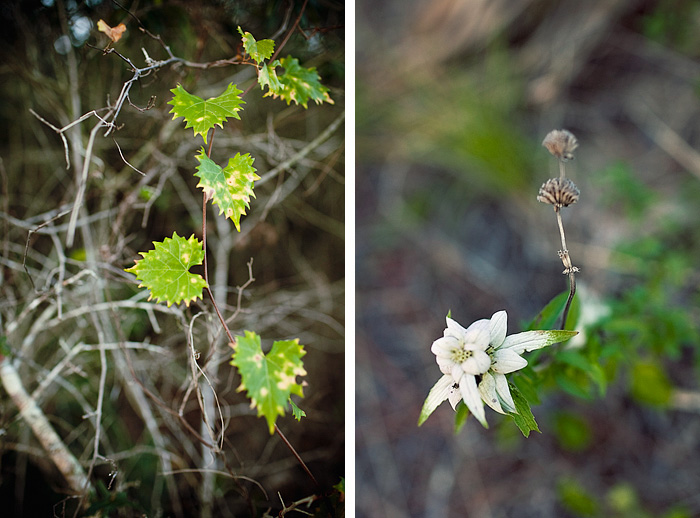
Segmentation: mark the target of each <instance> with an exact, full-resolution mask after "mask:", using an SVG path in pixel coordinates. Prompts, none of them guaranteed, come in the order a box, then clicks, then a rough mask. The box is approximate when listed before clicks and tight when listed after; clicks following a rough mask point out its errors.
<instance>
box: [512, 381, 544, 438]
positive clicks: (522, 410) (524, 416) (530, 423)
mask: <svg viewBox="0 0 700 518" xmlns="http://www.w3.org/2000/svg"><path fill="white" fill-rule="evenodd" d="M508 388H510V394H511V396H513V402H514V403H515V410H516V411H517V412H518V413H517V414H508V415H509V416H510V417H512V418H513V421H515V424H516V425H517V426H518V428H520V431H521V432H522V434H523V435H524V436H525V437H529V436H530V432H531V431H533V430H534V431H535V432H538V433H541V432H540V429H539V427H538V426H537V421H535V416H534V415H532V411H531V410H530V404H529V403H528V402H527V399H525V397H524V396H523V395H522V394H521V393H520V391H519V390H518V389H517V387H516V386H515V385H513V384H512V383H508Z"/></svg>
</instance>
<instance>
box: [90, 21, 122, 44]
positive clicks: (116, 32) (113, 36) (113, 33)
mask: <svg viewBox="0 0 700 518" xmlns="http://www.w3.org/2000/svg"><path fill="white" fill-rule="evenodd" d="M97 30H99V31H100V32H104V33H105V34H106V35H107V36H108V37H109V39H110V40H112V41H113V42H114V43H116V42H118V41H119V40H120V39H121V37H122V34H123V33H124V31H125V30H126V25H124V24H123V23H120V24H119V25H117V26H116V27H110V26H109V25H107V23H105V21H104V20H99V21H98V22H97Z"/></svg>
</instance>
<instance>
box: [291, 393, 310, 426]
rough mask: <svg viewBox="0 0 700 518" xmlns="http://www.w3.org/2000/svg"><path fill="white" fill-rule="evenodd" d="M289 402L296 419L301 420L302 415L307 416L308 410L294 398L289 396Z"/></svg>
mask: <svg viewBox="0 0 700 518" xmlns="http://www.w3.org/2000/svg"><path fill="white" fill-rule="evenodd" d="M289 404H290V405H291V406H292V414H294V419H296V420H297V421H301V418H302V417H306V412H304V411H303V410H302V409H301V408H299V407H298V406H296V404H295V403H294V401H292V398H289Z"/></svg>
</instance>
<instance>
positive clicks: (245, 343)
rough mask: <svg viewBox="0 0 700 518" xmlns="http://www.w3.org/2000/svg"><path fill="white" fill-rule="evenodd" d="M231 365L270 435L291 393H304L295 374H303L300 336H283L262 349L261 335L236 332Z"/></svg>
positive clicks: (302, 351)
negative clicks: (242, 334)
mask: <svg viewBox="0 0 700 518" xmlns="http://www.w3.org/2000/svg"><path fill="white" fill-rule="evenodd" d="M234 349H235V352H234V353H233V359H232V360H231V365H234V366H236V367H237V368H238V372H239V374H240V375H241V385H240V386H239V387H238V392H242V391H244V390H245V391H246V393H247V396H248V398H249V399H250V402H251V403H250V406H251V408H257V409H258V417H260V416H263V415H264V416H265V419H266V420H267V426H268V427H269V429H270V435H272V434H273V433H274V431H275V421H276V420H277V417H278V416H283V415H284V410H285V407H286V406H287V403H288V401H289V396H290V395H291V394H296V395H297V396H300V397H303V396H304V394H303V393H302V390H303V389H302V386H301V385H300V384H299V383H297V380H296V378H297V376H304V375H306V371H305V370H304V363H303V362H302V361H301V357H302V356H304V355H305V354H306V351H304V346H303V345H300V344H299V339H294V340H282V341H277V342H275V343H274V344H272V349H271V350H270V352H268V353H267V354H265V353H263V350H262V347H261V345H260V337H259V336H258V335H257V334H255V333H252V332H250V331H246V332H245V336H237V337H236V344H235V347H234Z"/></svg>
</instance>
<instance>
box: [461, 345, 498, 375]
mask: <svg viewBox="0 0 700 518" xmlns="http://www.w3.org/2000/svg"><path fill="white" fill-rule="evenodd" d="M461 367H462V370H463V371H464V372H466V373H467V374H471V375H473V376H475V375H477V374H483V373H484V372H486V371H487V370H489V367H491V357H490V356H489V355H488V354H486V353H485V352H484V351H472V355H471V357H470V358H469V359H467V360H466V361H464V362H462V365H461Z"/></svg>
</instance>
